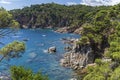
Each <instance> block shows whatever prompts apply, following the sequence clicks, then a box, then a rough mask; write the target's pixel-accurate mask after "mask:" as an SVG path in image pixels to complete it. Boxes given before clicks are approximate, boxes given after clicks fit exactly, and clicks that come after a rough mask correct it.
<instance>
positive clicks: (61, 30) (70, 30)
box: [56, 27, 77, 33]
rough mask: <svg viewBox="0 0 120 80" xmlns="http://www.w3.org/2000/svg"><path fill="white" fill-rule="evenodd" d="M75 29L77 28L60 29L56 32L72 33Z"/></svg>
mask: <svg viewBox="0 0 120 80" xmlns="http://www.w3.org/2000/svg"><path fill="white" fill-rule="evenodd" d="M76 29H77V27H62V28H59V29H57V30H56V32H59V33H72V32H74V31H75V30H76Z"/></svg>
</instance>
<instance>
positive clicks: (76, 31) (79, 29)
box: [74, 27, 83, 34]
mask: <svg viewBox="0 0 120 80" xmlns="http://www.w3.org/2000/svg"><path fill="white" fill-rule="evenodd" d="M82 30H83V27H80V28H77V29H76V30H75V31H74V33H76V34H81V33H82Z"/></svg>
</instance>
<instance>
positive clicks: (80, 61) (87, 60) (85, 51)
mask: <svg viewBox="0 0 120 80" xmlns="http://www.w3.org/2000/svg"><path fill="white" fill-rule="evenodd" d="M93 61H94V54H93V52H92V48H91V46H90V45H89V44H86V45H79V44H77V41H75V42H74V46H73V47H72V50H71V51H69V52H67V53H65V54H64V57H63V59H61V60H60V64H61V65H62V66H64V67H70V68H72V69H74V70H76V69H80V68H83V67H85V66H86V65H87V64H91V63H93Z"/></svg>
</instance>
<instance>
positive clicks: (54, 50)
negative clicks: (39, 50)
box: [48, 46, 56, 53]
mask: <svg viewBox="0 0 120 80" xmlns="http://www.w3.org/2000/svg"><path fill="white" fill-rule="evenodd" d="M55 52H56V47H55V46H53V47H50V48H49V49H48V53H55Z"/></svg>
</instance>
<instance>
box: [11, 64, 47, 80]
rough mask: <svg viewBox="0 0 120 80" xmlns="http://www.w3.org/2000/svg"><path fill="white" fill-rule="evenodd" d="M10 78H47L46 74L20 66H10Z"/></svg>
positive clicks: (43, 79)
mask: <svg viewBox="0 0 120 80" xmlns="http://www.w3.org/2000/svg"><path fill="white" fill-rule="evenodd" d="M10 73H11V76H12V80H48V77H47V76H44V75H42V74H41V73H40V72H37V73H34V72H33V71H31V70H30V69H25V68H24V67H22V66H19V67H17V66H12V67H11V69H10Z"/></svg>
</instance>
